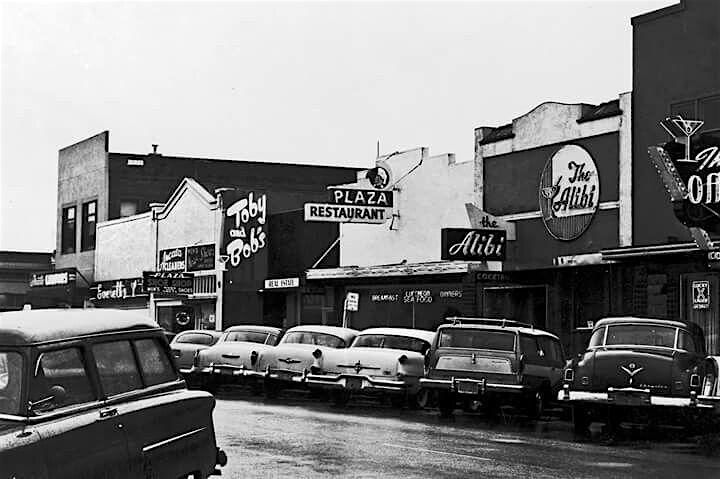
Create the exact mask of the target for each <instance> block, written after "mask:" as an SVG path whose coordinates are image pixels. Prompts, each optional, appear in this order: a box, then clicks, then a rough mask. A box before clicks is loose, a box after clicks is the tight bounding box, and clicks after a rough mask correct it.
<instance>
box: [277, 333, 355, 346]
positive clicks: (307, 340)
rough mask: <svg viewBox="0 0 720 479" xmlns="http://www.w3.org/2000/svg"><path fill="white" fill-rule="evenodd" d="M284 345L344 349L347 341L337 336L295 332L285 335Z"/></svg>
mask: <svg viewBox="0 0 720 479" xmlns="http://www.w3.org/2000/svg"><path fill="white" fill-rule="evenodd" d="M283 343H292V344H314V345H316V346H327V347H329V348H336V349H338V348H344V347H345V341H344V340H342V339H341V338H338V337H337V336H333V335H332V334H326V333H317V332H314V331H293V332H290V333H287V334H286V335H285V339H283Z"/></svg>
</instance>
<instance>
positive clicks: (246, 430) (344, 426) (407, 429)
mask: <svg viewBox="0 0 720 479" xmlns="http://www.w3.org/2000/svg"><path fill="white" fill-rule="evenodd" d="M214 419H215V427H216V434H217V442H218V444H219V445H220V446H221V447H223V449H224V450H225V451H226V452H227V454H228V458H229V464H228V465H227V466H226V467H225V468H223V477H226V478H245V477H302V478H321V477H360V478H364V477H389V478H415V477H417V478H441V477H467V478H471V477H472V478H476V477H503V478H514V479H516V478H586V477H587V478H596V477H597V478H609V477H622V478H625V477H648V478H675V477H677V478H692V479H699V478H720V453H718V451H717V450H715V452H714V454H708V452H707V451H708V448H707V447H702V446H699V445H698V441H697V440H695V439H693V438H687V437H681V438H680V439H677V438H676V436H677V435H678V434H677V432H675V433H673V431H661V433H660V434H658V433H657V432H655V433H648V432H647V431H643V430H637V431H634V430H631V431H628V432H627V434H626V437H625V438H623V439H620V440H616V441H613V442H609V441H608V440H606V438H604V437H603V436H602V434H601V433H600V431H599V428H598V427H593V430H594V434H593V437H592V438H590V439H586V440H583V441H581V442H579V441H578V440H576V439H575V438H574V437H573V433H572V430H571V427H570V425H569V423H567V422H563V421H557V420H555V421H551V420H550V418H546V419H547V420H543V421H539V422H531V421H528V420H526V419H524V418H522V417H520V416H513V415H512V414H508V415H506V416H505V417H504V418H501V419H500V420H499V421H495V422H491V421H488V420H487V419H486V418H485V417H483V416H482V415H480V414H463V413H462V412H459V413H458V414H457V415H456V417H455V418H454V419H452V420H448V419H441V418H439V417H438V413H437V412H436V411H434V410H427V411H411V410H398V409H393V408H391V407H390V406H387V405H378V404H375V403H373V402H369V401H365V402H354V403H351V404H349V405H348V406H345V407H334V406H331V405H329V404H327V403H325V402H321V401H317V400H312V399H310V398H308V397H307V396H304V395H302V394H294V393H290V392H286V393H284V394H283V396H281V397H280V398H279V399H275V400H264V399H262V398H261V397H253V396H251V395H250V394H249V393H248V394H242V393H236V392H227V391H225V392H223V391H221V392H220V393H219V394H218V395H217V406H216V409H215V414H214ZM671 436H672V438H671ZM660 438H662V439H660Z"/></svg>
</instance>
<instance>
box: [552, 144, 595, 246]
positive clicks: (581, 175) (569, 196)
mask: <svg viewBox="0 0 720 479" xmlns="http://www.w3.org/2000/svg"><path fill="white" fill-rule="evenodd" d="M539 200H540V211H541V212H542V219H543V223H544V224H545V228H546V229H547V230H548V232H549V233H550V234H551V235H552V236H553V237H554V238H556V239H559V240H565V241H570V240H574V239H576V238H577V237H579V236H580V235H582V234H583V233H584V232H585V230H586V229H587V228H588V226H590V223H591V222H592V219H593V216H594V215H595V212H596V211H597V209H598V205H599V202H600V178H599V175H598V169H597V166H596V165H595V161H594V160H593V158H592V156H590V153H588V152H587V150H585V149H584V148H583V147H581V146H579V145H566V146H563V147H562V148H560V149H559V150H558V151H557V152H556V153H555V154H554V155H553V156H552V157H551V158H550V159H549V160H548V161H547V163H546V164H545V168H544V169H543V172H542V174H541V176H540V188H539Z"/></svg>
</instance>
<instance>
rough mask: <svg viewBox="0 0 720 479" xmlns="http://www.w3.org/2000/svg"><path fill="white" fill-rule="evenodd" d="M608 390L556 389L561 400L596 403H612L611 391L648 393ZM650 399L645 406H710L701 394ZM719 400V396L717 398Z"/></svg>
mask: <svg viewBox="0 0 720 479" xmlns="http://www.w3.org/2000/svg"><path fill="white" fill-rule="evenodd" d="M608 391H609V392H592V391H571V390H569V389H568V388H564V389H562V390H560V391H558V395H557V398H558V400H559V401H563V402H590V403H596V404H613V400H612V399H611V398H610V394H612V393H613V392H624V393H630V394H632V393H637V394H638V395H640V394H649V392H650V391H649V390H648V389H636V388H616V389H613V388H608ZM649 399H650V401H649V402H648V403H647V404H646V405H647V406H671V407H700V408H707V407H712V406H709V405H705V404H702V403H701V400H705V399H709V398H706V397H703V396H698V397H697V401H696V400H694V399H693V398H691V397H672V396H657V395H655V396H653V395H650V396H649ZM718 400H720V398H718ZM632 405H633V406H642V404H632Z"/></svg>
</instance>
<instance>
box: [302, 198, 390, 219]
mask: <svg viewBox="0 0 720 479" xmlns="http://www.w3.org/2000/svg"><path fill="white" fill-rule="evenodd" d="M391 216H392V209H390V208H385V207H378V206H352V205H334V204H323V203H305V221H325V222H331V223H373V224H382V223H385V221H387V220H388V219H390V217H391Z"/></svg>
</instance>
